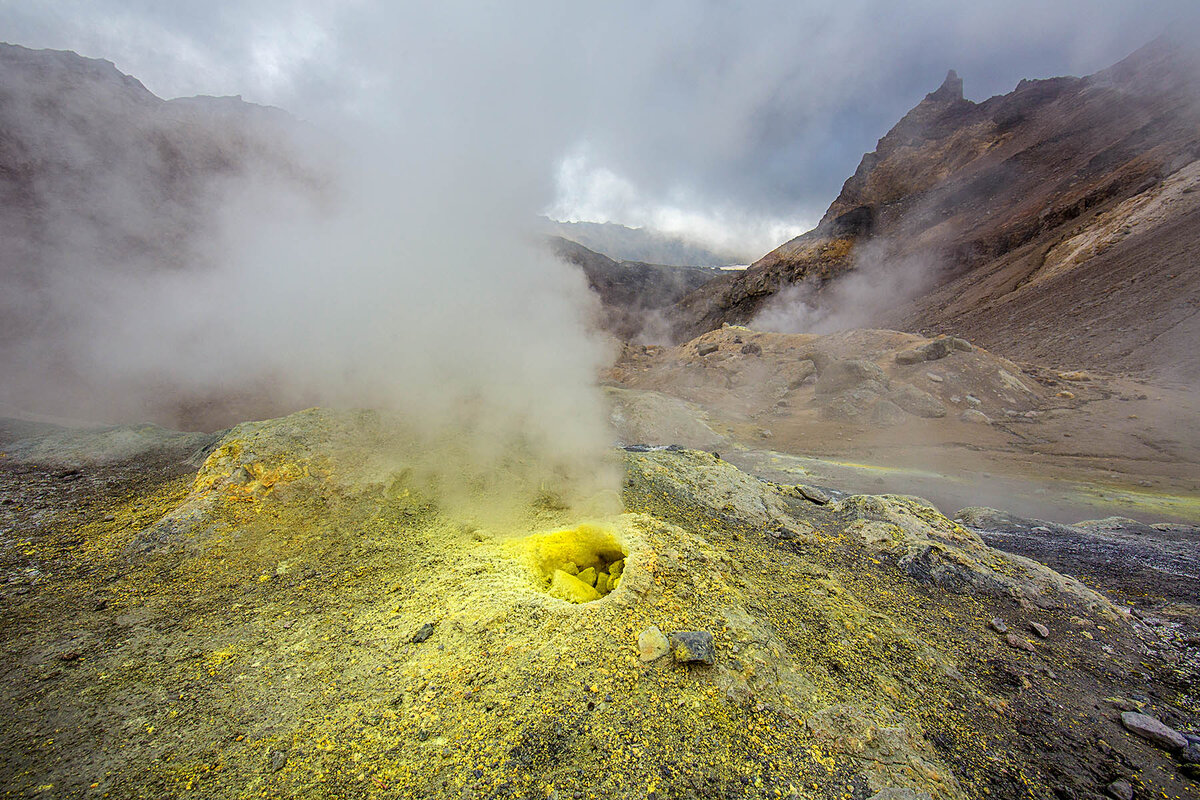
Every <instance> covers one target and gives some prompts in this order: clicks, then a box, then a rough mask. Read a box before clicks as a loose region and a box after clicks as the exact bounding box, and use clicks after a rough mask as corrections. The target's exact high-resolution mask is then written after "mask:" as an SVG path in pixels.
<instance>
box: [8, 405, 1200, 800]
mask: <svg viewBox="0 0 1200 800" xmlns="http://www.w3.org/2000/svg"><path fill="white" fill-rule="evenodd" d="M396 425H399V426H400V427H399V428H394V427H393V426H396ZM401 430H402V424H401V423H400V421H398V420H389V419H387V418H386V417H382V416H381V415H379V414H375V413H333V412H326V411H320V410H315V409H314V410H310V411H306V412H302V413H300V414H296V415H292V416H290V417H286V418H283V419H278V420H268V421H264V422H256V423H246V424H244V425H239V426H237V427H236V428H234V429H232V430H230V431H228V432H227V433H225V434H224V435H222V436H220V437H219V438H218V439H217V440H216V441H213V440H212V439H209V440H207V441H205V442H198V440H196V437H191V436H181V435H178V434H171V433H169V432H163V431H155V430H146V429H143V430H139V431H136V432H132V433H130V432H123V431H121V430H120V429H117V430H109V431H104V432H85V433H83V434H74V435H73V434H72V433H71V432H70V431H62V430H45V429H42V430H34V429H30V428H28V427H27V426H17V427H16V428H14V429H8V430H5V433H4V440H3V442H2V443H0V444H2V446H3V450H4V452H5V453H8V454H9V455H6V456H5V457H4V458H0V515H3V516H2V519H3V530H4V535H3V536H2V537H0V569H2V570H3V574H4V578H5V580H4V582H3V583H2V584H0V597H2V598H3V603H4V607H5V614H4V615H3V620H2V621H0V631H2V633H3V635H2V636H0V642H2V643H3V644H2V645H0V648H2V650H0V655H2V658H0V670H2V671H3V681H0V687H2V689H0V692H2V693H3V703H0V709H3V710H2V711H0V732H2V734H3V736H4V738H5V741H6V742H7V743H8V746H6V747H5V748H3V750H2V753H0V787H2V789H3V791H4V792H6V793H10V794H14V795H15V794H21V795H29V794H43V795H53V796H90V795H92V794H96V795H101V794H103V795H107V796H109V797H114V798H125V797H145V796H174V795H178V794H181V793H184V792H196V793H200V794H203V795H204V796H206V797H243V796H249V795H254V796H337V797H362V798H373V797H392V796H401V797H429V796H456V797H480V798H482V797H534V796H537V797H542V796H545V797H574V796H580V797H586V796H589V795H592V794H594V795H597V796H604V797H613V798H625V797H631V798H632V797H637V798H645V797H656V798H674V797H679V798H683V797H713V798H716V797H722V798H751V797H804V798H845V797H854V798H874V799H875V800H886V799H887V798H893V799H894V798H922V797H924V798H938V799H947V798H971V797H981V796H985V795H986V796H991V797H999V798H1018V797H1037V798H1043V797H1045V798H1051V797H1078V798H1099V797H1101V796H1103V795H1104V794H1105V793H1106V792H1108V793H1110V794H1111V793H1112V792H1121V791H1127V789H1132V790H1134V791H1136V792H1138V793H1139V794H1143V793H1144V794H1146V795H1147V796H1149V795H1154V796H1166V797H1173V798H1182V797H1186V796H1193V795H1194V792H1195V790H1196V784H1195V783H1194V782H1193V781H1192V779H1191V778H1189V777H1188V776H1189V775H1192V776H1194V775H1195V773H1194V767H1192V766H1188V763H1187V762H1188V761H1189V760H1190V759H1192V758H1194V757H1195V756H1197V755H1200V753H1198V752H1197V751H1195V748H1194V746H1192V745H1190V742H1191V740H1188V739H1185V738H1183V734H1182V733H1179V731H1184V732H1186V733H1188V734H1189V735H1191V732H1192V731H1194V730H1195V726H1196V724H1197V716H1196V714H1197V712H1198V711H1200V709H1197V707H1196V698H1195V696H1194V691H1193V687H1194V685H1195V678H1196V675H1195V668H1196V665H1195V663H1194V658H1193V657H1192V656H1193V655H1194V647H1195V646H1194V642H1193V643H1192V644H1188V643H1187V641H1188V640H1187V639H1186V637H1184V638H1180V637H1178V636H1176V635H1175V632H1176V630H1177V626H1175V625H1174V624H1173V623H1164V622H1162V621H1159V622H1151V621H1143V620H1142V619H1141V618H1140V617H1139V616H1137V615H1136V614H1133V613H1131V612H1130V610H1129V609H1128V607H1126V606H1123V605H1121V604H1119V603H1114V602H1112V601H1111V600H1110V599H1108V598H1106V597H1105V596H1103V595H1102V594H1101V593H1099V592H1097V591H1095V590H1093V589H1090V588H1088V587H1086V586H1084V585H1082V584H1081V583H1079V582H1078V581H1075V580H1072V579H1070V578H1067V577H1064V576H1063V575H1061V574H1059V573H1056V572H1054V571H1052V570H1050V569H1048V568H1046V567H1044V566H1042V565H1040V564H1037V563H1035V562H1033V561H1029V560H1027V559H1024V558H1021V557H1018V556H1012V555H1007V554H1005V553H1003V552H1001V551H998V550H994V549H992V548H990V547H988V546H987V545H985V544H984V542H983V541H982V540H981V538H980V537H979V536H978V535H977V534H976V533H974V532H973V531H972V530H970V529H968V528H966V527H963V526H962V525H960V524H958V523H956V522H954V521H952V520H950V519H947V518H946V517H944V516H942V515H941V514H939V513H938V512H937V511H936V510H935V509H933V508H932V507H931V506H929V505H928V504H926V503H924V502H923V501H920V500H917V499H915V498H910V497H900V496H888V495H885V496H871V495H845V496H840V497H839V498H838V499H836V500H834V501H833V502H830V499H829V497H828V496H826V495H824V494H823V493H822V492H820V491H817V490H814V489H813V488H812V487H810V486H804V485H795V484H775V483H764V482H762V481H759V480H757V479H755V478H752V477H750V476H749V475H747V474H745V473H743V472H740V471H739V470H737V469H736V468H734V467H733V466H731V465H730V464H728V463H727V462H725V461H723V460H721V459H719V458H717V457H715V456H713V455H711V454H709V453H705V452H697V451H689V450H682V449H678V448H673V449H649V450H646V449H643V450H642V451H640V452H626V453H623V454H622V457H623V459H624V466H625V471H626V479H625V483H624V488H623V501H624V506H625V511H624V513H620V514H615V515H611V516H601V517H592V518H590V519H584V518H581V517H579V516H578V515H577V514H576V513H574V512H572V511H570V510H569V509H564V508H562V507H561V506H560V505H556V504H554V503H546V502H539V503H536V504H535V505H533V506H531V507H529V508H528V509H527V510H526V516H525V517H524V519H523V521H521V522H520V523H518V524H514V525H512V526H511V527H509V528H504V529H501V528H496V527H492V526H483V525H481V524H480V523H479V521H478V519H477V518H476V517H475V515H474V514H472V513H467V512H466V511H465V510H464V508H463V507H461V506H459V505H457V504H456V502H454V501H453V500H451V498H450V497H448V496H446V495H443V494H441V493H440V492H439V491H438V490H437V489H436V488H435V487H434V486H433V485H431V484H426V483H423V482H422V481H421V480H420V479H419V478H418V477H417V474H416V473H414V472H413V470H411V469H408V468H406V466H405V464H406V459H407V458H408V455H409V454H406V453H405V451H404V449H403V442H404V441H405V437H404V436H403V435H397V431H401ZM106 442H117V443H119V445H120V446H119V448H118V450H117V452H114V453H108V452H107V450H106V445H105V443H106ZM134 442H140V443H141V445H142V447H143V448H144V449H145V451H146V452H145V453H139V452H136V449H137V448H136V447H135V446H133V444H132V443H134ZM197 444H199V445H200V448H201V450H200V452H199V453H197V451H196V447H197ZM197 458H199V459H201V460H200V461H198V460H196V459H197ZM197 463H200V466H199V467H198V468H197V467H196V466H194V465H195V464H197ZM978 519H980V518H979V517H976V518H973V520H975V521H978ZM1010 522H1011V520H1010ZM593 569H595V570H598V571H601V572H603V573H604V574H606V575H610V576H619V578H615V579H614V580H613V583H614V584H615V585H614V586H612V587H611V591H609V590H608V588H609V587H608V586H607V582H606V592H605V593H602V594H603V596H602V597H601V598H600V599H596V600H592V601H589V602H583V603H572V602H568V601H565V600H562V599H558V598H557V597H555V596H554V594H555V593H556V590H555V588H554V587H555V586H556V585H559V584H562V583H564V582H571V581H574V582H576V583H582V578H583V577H584V576H585V574H594V573H591V572H590V571H591V570H593ZM560 573H562V576H565V577H562V576H560ZM575 575H578V576H580V577H574V576H575ZM589 580H590V579H589ZM1164 626H1165V627H1164ZM1189 648H1191V649H1189ZM1139 712H1144V715H1145V716H1146V717H1152V718H1154V719H1157V720H1159V721H1160V722H1161V723H1165V725H1167V726H1170V729H1165V728H1153V725H1152V722H1150V721H1146V720H1145V719H1144V717H1143V716H1137V714H1138V713H1139ZM1123 715H1124V716H1123ZM1156 730H1157V731H1158V733H1157V734H1156V733H1155V731H1156ZM1137 731H1141V733H1137ZM1145 737H1149V738H1145ZM1179 742H1182V744H1179ZM1189 748H1190V749H1189ZM1115 796H1122V795H1119V794H1118V795H1115ZM1126 796H1127V795H1126Z"/></svg>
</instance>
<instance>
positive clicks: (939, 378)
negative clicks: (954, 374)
mask: <svg viewBox="0 0 1200 800" xmlns="http://www.w3.org/2000/svg"><path fill="white" fill-rule="evenodd" d="M925 377H926V378H928V379H929V380H931V381H933V382H934V383H941V382H942V381H943V380H945V379H944V378H943V377H942V376H941V375H938V374H937V373H936V372H926V373H925Z"/></svg>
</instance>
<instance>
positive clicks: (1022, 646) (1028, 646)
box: [1004, 633, 1037, 653]
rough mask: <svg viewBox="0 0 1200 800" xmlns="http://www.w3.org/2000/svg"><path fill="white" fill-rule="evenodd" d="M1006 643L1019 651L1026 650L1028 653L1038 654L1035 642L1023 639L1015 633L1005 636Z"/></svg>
mask: <svg viewBox="0 0 1200 800" xmlns="http://www.w3.org/2000/svg"><path fill="white" fill-rule="evenodd" d="M1004 641H1006V642H1008V646H1009V647H1012V648H1015V649H1017V650H1024V651H1025V652H1027V653H1036V652H1037V649H1036V648H1035V647H1034V646H1033V642H1031V641H1029V640H1028V639H1022V638H1021V637H1020V636H1017V635H1016V634H1015V633H1009V634H1005V636H1004Z"/></svg>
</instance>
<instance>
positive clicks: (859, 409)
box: [821, 381, 879, 421]
mask: <svg viewBox="0 0 1200 800" xmlns="http://www.w3.org/2000/svg"><path fill="white" fill-rule="evenodd" d="M870 384H874V385H875V386H878V384H876V383H875V382H874V381H870V382H869V384H868V385H863V386H860V387H858V388H856V389H852V390H850V391H847V392H842V393H841V394H839V395H837V396H836V397H833V398H831V399H829V400H828V401H827V402H826V403H825V405H823V406H822V407H821V417H822V419H834V420H848V421H855V420H864V419H868V418H869V416H868V415H869V414H871V412H872V411H874V409H875V403H876V402H877V401H878V400H879V394H878V393H877V392H875V391H873V390H872V388H871V385H870Z"/></svg>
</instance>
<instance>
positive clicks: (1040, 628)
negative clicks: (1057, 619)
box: [1029, 622, 1050, 639]
mask: <svg viewBox="0 0 1200 800" xmlns="http://www.w3.org/2000/svg"><path fill="white" fill-rule="evenodd" d="M1029 627H1030V629H1031V630H1033V632H1034V633H1036V634H1037V635H1038V636H1040V637H1042V638H1043V639H1049V638H1050V629H1049V628H1047V627H1046V626H1045V625H1043V624H1042V623H1040V622H1031V623H1029Z"/></svg>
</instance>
